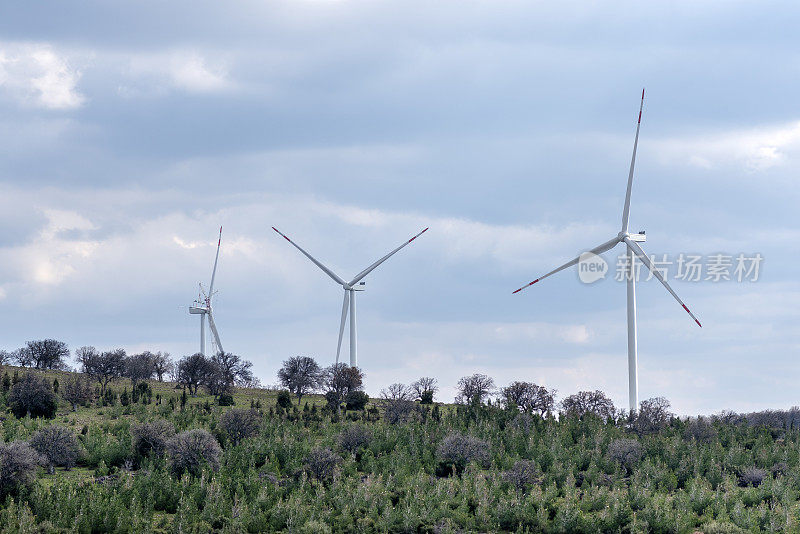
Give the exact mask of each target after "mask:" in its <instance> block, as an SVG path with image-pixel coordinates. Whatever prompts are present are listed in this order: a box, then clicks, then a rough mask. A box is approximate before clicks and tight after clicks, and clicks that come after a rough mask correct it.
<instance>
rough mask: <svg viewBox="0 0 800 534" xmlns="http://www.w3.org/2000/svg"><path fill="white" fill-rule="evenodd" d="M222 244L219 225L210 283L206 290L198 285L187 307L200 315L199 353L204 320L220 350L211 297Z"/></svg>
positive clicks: (202, 348)
mask: <svg viewBox="0 0 800 534" xmlns="http://www.w3.org/2000/svg"><path fill="white" fill-rule="evenodd" d="M221 245H222V227H221V226H220V227H219V240H218V241H217V255H216V257H215V258H214V270H213V271H211V284H209V286H208V292H206V291H205V290H204V289H203V284H202V283H201V284H199V286H200V294H199V295H198V296H197V299H196V300H195V301H194V302H193V303H192V305H191V306H190V307H189V313H190V314H192V315H199V316H200V353H201V354H205V353H206V334H205V322H206V321H208V326H209V327H210V328H211V333H212V334H213V335H214V339H213V341H214V343H215V344H216V349H217V350H218V351H220V352H222V343H221V342H220V340H219V332H218V331H217V326H216V324H214V316H213V314H212V313H211V298H212V297H213V296H214V295H216V292H215V291H214V279H215V278H216V276H217V263H218V262H219V249H220V246H221Z"/></svg>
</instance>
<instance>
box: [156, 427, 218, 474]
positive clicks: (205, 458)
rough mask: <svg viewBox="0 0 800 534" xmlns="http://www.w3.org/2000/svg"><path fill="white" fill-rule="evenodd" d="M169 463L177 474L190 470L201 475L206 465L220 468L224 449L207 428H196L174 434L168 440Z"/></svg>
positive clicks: (191, 472)
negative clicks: (220, 458)
mask: <svg viewBox="0 0 800 534" xmlns="http://www.w3.org/2000/svg"><path fill="white" fill-rule="evenodd" d="M167 452H168V453H169V465H170V468H171V469H172V472H173V473H175V474H176V475H180V474H181V473H184V472H188V473H190V474H192V475H195V476H197V475H199V474H200V473H201V472H202V470H203V466H204V465H208V466H209V467H211V469H213V470H217V469H218V468H219V457H220V455H221V454H222V449H221V448H220V446H219V443H217V440H216V439H214V436H212V435H211V434H210V433H209V432H208V431H207V430H203V429H202V428H195V429H193V430H187V431H186V432H181V433H180V434H178V435H176V436H173V437H172V438H171V439H170V440H169V441H168V442H167Z"/></svg>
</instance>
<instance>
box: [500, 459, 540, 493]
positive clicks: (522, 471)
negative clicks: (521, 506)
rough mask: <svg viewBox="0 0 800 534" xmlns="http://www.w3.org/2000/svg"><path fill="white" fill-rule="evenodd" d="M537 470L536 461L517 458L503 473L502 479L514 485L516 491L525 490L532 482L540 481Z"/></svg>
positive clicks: (537, 482)
mask: <svg viewBox="0 0 800 534" xmlns="http://www.w3.org/2000/svg"><path fill="white" fill-rule="evenodd" d="M538 472H539V471H538V469H537V468H536V462H533V461H531V460H517V461H516V462H514V465H513V466H512V467H511V469H509V470H508V471H505V472H504V473H503V479H504V480H506V481H507V482H508V483H510V484H511V485H512V486H514V487H515V488H516V489H517V491H526V490H528V489H529V488H530V487H531V486H533V485H534V484H539V483H540V482H541V480H540V478H539V476H538Z"/></svg>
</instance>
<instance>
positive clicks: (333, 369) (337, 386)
mask: <svg viewBox="0 0 800 534" xmlns="http://www.w3.org/2000/svg"><path fill="white" fill-rule="evenodd" d="M325 387H326V388H327V390H328V391H327V393H326V394H325V396H326V397H327V398H328V402H329V403H334V404H335V405H336V409H337V410H338V408H339V405H341V403H342V402H344V401H345V399H346V398H347V396H348V395H350V394H351V393H353V392H356V391H361V390H362V389H363V388H364V373H363V372H361V369H359V368H358V367H350V366H349V365H347V364H345V363H338V364H334V365H331V366H330V367H328V368H327V369H326V371H325Z"/></svg>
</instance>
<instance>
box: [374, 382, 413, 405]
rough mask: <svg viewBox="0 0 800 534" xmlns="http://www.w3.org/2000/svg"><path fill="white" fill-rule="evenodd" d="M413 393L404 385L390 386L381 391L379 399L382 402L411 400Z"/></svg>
mask: <svg viewBox="0 0 800 534" xmlns="http://www.w3.org/2000/svg"><path fill="white" fill-rule="evenodd" d="M412 395H413V392H412V391H411V390H410V389H409V388H408V386H406V385H405V384H390V385H389V387H387V388H384V389H382V390H381V398H383V399H384V400H389V401H392V400H401V401H410V400H412V398H413V397H412Z"/></svg>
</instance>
